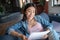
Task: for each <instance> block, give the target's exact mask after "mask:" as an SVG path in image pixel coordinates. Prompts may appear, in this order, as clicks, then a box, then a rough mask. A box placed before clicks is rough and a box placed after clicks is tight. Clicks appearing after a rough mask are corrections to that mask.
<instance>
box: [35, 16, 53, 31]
mask: <svg viewBox="0 0 60 40" xmlns="http://www.w3.org/2000/svg"><path fill="white" fill-rule="evenodd" d="M35 18H36V20H37V21H38V22H40V23H41V24H42V26H44V28H48V29H50V30H51V31H52V28H53V25H52V23H50V22H49V21H47V20H45V19H44V18H42V17H41V16H40V15H37V16H36V17H35Z"/></svg>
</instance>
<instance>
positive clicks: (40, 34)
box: [28, 31, 50, 40]
mask: <svg viewBox="0 0 60 40" xmlns="http://www.w3.org/2000/svg"><path fill="white" fill-rule="evenodd" d="M49 32H50V31H44V32H33V33H31V34H30V36H29V38H28V40H29V39H30V40H34V39H35V40H36V39H42V38H43V37H44V35H47V34H48V33H49Z"/></svg>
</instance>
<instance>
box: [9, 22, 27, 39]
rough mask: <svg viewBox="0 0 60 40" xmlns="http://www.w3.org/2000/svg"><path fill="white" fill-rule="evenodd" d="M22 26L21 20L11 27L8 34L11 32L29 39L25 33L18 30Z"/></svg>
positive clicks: (13, 34)
mask: <svg viewBox="0 0 60 40" xmlns="http://www.w3.org/2000/svg"><path fill="white" fill-rule="evenodd" d="M20 27H22V24H21V22H20V23H17V24H15V25H13V26H11V27H9V29H8V34H10V35H12V36H15V37H20V38H22V39H27V38H26V36H25V35H23V34H22V33H20V32H18V29H19V28H20Z"/></svg>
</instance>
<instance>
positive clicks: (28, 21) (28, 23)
mask: <svg viewBox="0 0 60 40" xmlns="http://www.w3.org/2000/svg"><path fill="white" fill-rule="evenodd" d="M35 14H36V9H35V5H34V4H33V3H28V4H27V5H26V6H25V7H24V16H23V20H22V21H20V22H19V23H17V24H15V25H14V26H12V27H10V28H9V29H8V33H9V34H10V35H12V36H15V37H18V38H21V39H22V40H28V36H29V34H31V33H33V32H41V31H44V30H45V31H50V33H49V35H45V36H44V37H43V39H46V38H47V37H49V40H59V39H58V37H56V35H57V33H56V32H55V31H54V30H53V29H52V27H53V26H52V24H50V23H49V22H48V21H46V20H45V19H43V18H42V17H41V16H40V15H36V16H35Z"/></svg>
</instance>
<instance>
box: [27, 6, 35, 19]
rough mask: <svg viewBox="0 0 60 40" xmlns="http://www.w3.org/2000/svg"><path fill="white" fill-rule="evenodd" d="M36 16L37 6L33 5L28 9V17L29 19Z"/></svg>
mask: <svg viewBox="0 0 60 40" xmlns="http://www.w3.org/2000/svg"><path fill="white" fill-rule="evenodd" d="M34 16H35V8H34V7H33V6H31V7H28V8H27V9H26V17H27V19H28V20H32V19H33V17H34Z"/></svg>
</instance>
